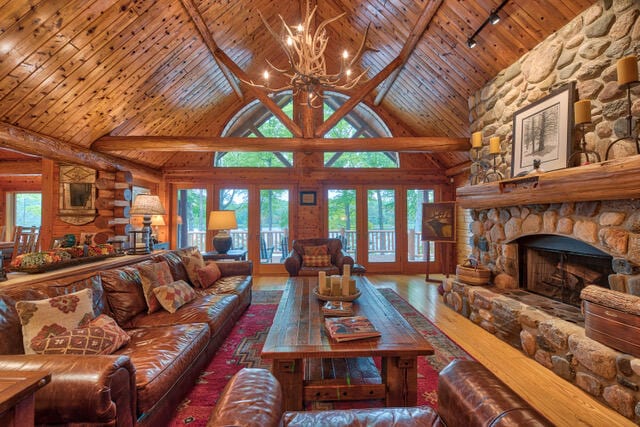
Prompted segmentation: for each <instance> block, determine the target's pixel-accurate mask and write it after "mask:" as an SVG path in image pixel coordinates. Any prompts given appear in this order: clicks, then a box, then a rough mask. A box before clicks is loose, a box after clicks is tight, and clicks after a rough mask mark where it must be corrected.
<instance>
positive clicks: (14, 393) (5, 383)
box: [0, 371, 51, 427]
mask: <svg viewBox="0 0 640 427" xmlns="http://www.w3.org/2000/svg"><path fill="white" fill-rule="evenodd" d="M49 381H51V374H49V373H48V372H42V371H15V372H14V371H0V425H2V426H6V427H31V426H33V424H34V417H35V397H34V394H35V392H36V391H38V389H39V388H41V387H44V386H45V385H46V384H48V383H49Z"/></svg>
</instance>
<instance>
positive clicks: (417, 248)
mask: <svg viewBox="0 0 640 427" xmlns="http://www.w3.org/2000/svg"><path fill="white" fill-rule="evenodd" d="M230 234H231V239H232V241H233V247H234V248H237V249H240V248H247V247H248V237H249V236H248V233H247V232H246V231H237V230H236V231H231V233H230ZM340 235H341V233H340V231H329V237H331V238H335V239H338V238H340ZM285 236H286V235H285V232H284V231H282V230H271V231H262V232H261V233H260V237H261V239H263V240H264V242H265V245H266V247H267V248H272V247H273V258H274V259H275V260H276V261H277V260H280V259H281V258H282V257H283V255H284V256H286V255H287V253H288V252H289V250H290V249H291V242H289V241H288V240H287V239H285ZM421 238H422V233H421V232H420V231H414V230H409V237H408V243H409V260H420V259H423V258H424V244H423V242H422V240H421ZM205 240H206V232H204V231H190V232H189V233H188V246H197V247H199V248H200V249H201V250H204V248H205V247H206V242H205ZM368 240H369V248H368V250H369V254H372V255H388V254H393V253H395V252H396V249H397V248H396V232H395V231H394V230H370V231H369V232H368ZM356 241H357V234H356V232H355V231H346V232H344V239H343V246H344V248H345V250H346V251H347V253H352V252H353V250H354V249H355V248H356ZM285 243H286V244H287V246H286V247H284V244H285ZM283 253H284V254H283Z"/></svg>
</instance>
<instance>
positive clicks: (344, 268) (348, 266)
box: [342, 264, 351, 278]
mask: <svg viewBox="0 0 640 427" xmlns="http://www.w3.org/2000/svg"><path fill="white" fill-rule="evenodd" d="M342 275H343V276H347V278H348V277H351V264H345V265H343V266H342Z"/></svg>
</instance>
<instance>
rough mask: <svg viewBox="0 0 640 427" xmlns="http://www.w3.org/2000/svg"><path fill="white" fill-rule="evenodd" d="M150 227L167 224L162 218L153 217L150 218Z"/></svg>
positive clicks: (158, 216) (159, 216)
mask: <svg viewBox="0 0 640 427" xmlns="http://www.w3.org/2000/svg"><path fill="white" fill-rule="evenodd" d="M151 225H155V226H162V225H167V224H166V223H165V222H164V217H163V216H162V215H153V216H152V217H151Z"/></svg>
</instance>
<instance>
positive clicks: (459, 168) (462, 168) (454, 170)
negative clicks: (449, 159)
mask: <svg viewBox="0 0 640 427" xmlns="http://www.w3.org/2000/svg"><path fill="white" fill-rule="evenodd" d="M470 168H471V160H469V161H466V162H463V163H460V164H457V165H455V166H452V167H450V168H449V169H447V170H446V171H445V172H444V174H445V175H446V176H456V175H460V174H461V173H464V172H466V171H468V170H469V169H470Z"/></svg>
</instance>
